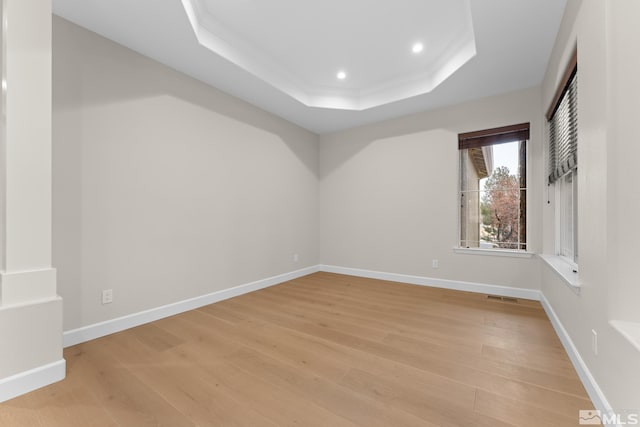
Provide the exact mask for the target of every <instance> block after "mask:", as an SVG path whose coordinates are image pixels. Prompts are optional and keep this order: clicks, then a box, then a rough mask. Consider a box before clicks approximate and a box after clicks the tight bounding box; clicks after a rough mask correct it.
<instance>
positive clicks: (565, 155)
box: [548, 67, 578, 184]
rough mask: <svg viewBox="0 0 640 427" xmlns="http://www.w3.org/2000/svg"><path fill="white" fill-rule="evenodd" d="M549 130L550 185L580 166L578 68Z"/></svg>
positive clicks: (566, 87) (554, 113) (565, 91)
mask: <svg viewBox="0 0 640 427" xmlns="http://www.w3.org/2000/svg"><path fill="white" fill-rule="evenodd" d="M548 124H549V125H548V129H549V184H553V183H554V182H556V181H557V180H558V179H559V178H560V177H562V176H563V175H565V174H566V173H567V172H569V171H571V170H572V169H574V168H576V167H577V166H578V74H577V67H576V68H574V69H573V72H572V74H571V77H570V78H569V81H568V83H567V85H566V86H565V89H564V93H563V94H562V96H561V97H560V101H559V102H558V104H557V106H556V108H555V110H554V112H553V114H552V116H551V119H550V120H549V122H548Z"/></svg>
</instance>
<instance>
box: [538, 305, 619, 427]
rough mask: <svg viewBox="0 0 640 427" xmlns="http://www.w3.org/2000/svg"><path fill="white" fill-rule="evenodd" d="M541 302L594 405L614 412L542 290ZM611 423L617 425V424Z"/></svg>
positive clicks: (606, 411) (599, 408)
mask: <svg viewBox="0 0 640 427" xmlns="http://www.w3.org/2000/svg"><path fill="white" fill-rule="evenodd" d="M540 303H541V304H542V307H543V308H544V311H545V312H546V313H547V317H549V320H551V324H552V325H553V329H555V331H556V334H557V335H558V337H559V338H560V342H562V345H563V346H564V349H565V351H566V352H567V354H568V355H569V359H571V363H572V364H573V367H574V368H575V369H576V372H577V373H578V376H579V377H580V380H581V381H582V385H584V388H585V389H586V390H587V394H588V395H589V397H590V398H591V401H592V402H593V405H594V406H595V407H596V409H598V410H600V411H601V412H603V413H607V414H611V413H613V409H612V407H611V405H610V404H609V401H608V400H607V398H606V396H605V395H604V393H603V392H602V390H601V389H600V386H599V385H598V383H597V382H596V379H595V378H594V377H593V375H591V372H590V371H589V368H588V367H587V364H586V363H585V361H584V359H582V356H580V353H579V352H578V349H577V348H576V346H575V344H574V343H573V341H572V340H571V337H570V336H569V333H568V332H567V330H566V329H565V328H564V326H563V325H562V322H561V321H560V318H559V317H558V315H557V314H556V312H555V311H554V310H553V307H551V304H549V301H548V300H547V298H546V297H545V296H544V294H543V293H542V292H541V293H540ZM585 409H588V408H585ZM610 425H611V426H616V424H610Z"/></svg>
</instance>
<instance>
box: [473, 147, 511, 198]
mask: <svg viewBox="0 0 640 427" xmlns="http://www.w3.org/2000/svg"><path fill="white" fill-rule="evenodd" d="M491 148H492V149H493V170H496V169H497V168H499V167H500V166H506V167H508V168H509V173H510V174H511V175H517V174H518V142H517V141H516V142H509V143H507V144H498V145H494V146H493V147H491ZM485 182H487V178H483V179H481V180H480V190H484V184H485Z"/></svg>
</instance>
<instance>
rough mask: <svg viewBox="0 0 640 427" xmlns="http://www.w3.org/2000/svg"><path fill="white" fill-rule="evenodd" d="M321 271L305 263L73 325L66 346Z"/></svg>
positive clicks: (67, 335) (67, 334) (68, 333)
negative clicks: (91, 322) (224, 287)
mask: <svg viewBox="0 0 640 427" xmlns="http://www.w3.org/2000/svg"><path fill="white" fill-rule="evenodd" d="M317 271H318V266H311V267H306V268H303V269H301V270H296V271H292V272H289V273H284V274H280V275H278V276H273V277H269V278H266V279H262V280H257V281H255V282H251V283H246V284H244V285H239V286H235V287H233V288H229V289H223V290H221V291H217V292H212V293H210V294H206V295H202V296H199V297H195V298H190V299H187V300H184V301H179V302H176V303H172V304H167V305H164V306H161V307H156V308H152V309H149V310H145V311H141V312H139V313H134V314H130V315H127V316H122V317H118V318H116V319H111V320H106V321H104V322H100V323H95V324H93V325H88V326H84V327H82V328H78V329H73V330H70V331H66V332H64V333H63V345H64V347H70V346H72V345H76V344H80V343H83V342H86V341H90V340H93V339H96V338H100V337H103V336H105V335H109V334H113V333H116V332H120V331H124V330H125V329H129V328H133V327H136V326H140V325H143V324H145V323H149V322H153V321H156V320H159V319H163V318H165V317H169V316H174V315H176V314H179V313H184V312H185V311H189V310H194V309H196V308H199V307H203V306H205V305H209V304H213V303H215V302H218V301H222V300H225V299H229V298H233V297H237V296H239V295H243V294H246V293H249V292H253V291H257V290H259V289H263V288H267V287H269V286H273V285H277V284H279V283H282V282H286V281H288V280H293V279H297V278H298V277H302V276H306V275H308V274H312V273H315V272H317Z"/></svg>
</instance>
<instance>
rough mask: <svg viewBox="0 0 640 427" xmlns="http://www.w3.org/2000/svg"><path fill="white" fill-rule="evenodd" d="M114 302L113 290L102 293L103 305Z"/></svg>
mask: <svg viewBox="0 0 640 427" xmlns="http://www.w3.org/2000/svg"><path fill="white" fill-rule="evenodd" d="M112 302H113V289H105V290H103V291H102V304H111V303H112Z"/></svg>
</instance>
